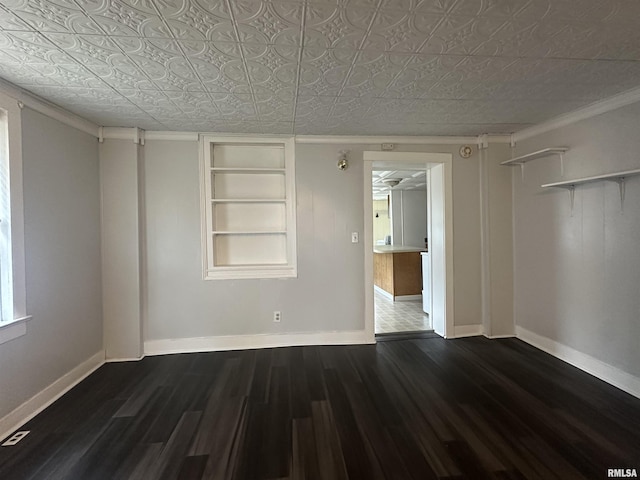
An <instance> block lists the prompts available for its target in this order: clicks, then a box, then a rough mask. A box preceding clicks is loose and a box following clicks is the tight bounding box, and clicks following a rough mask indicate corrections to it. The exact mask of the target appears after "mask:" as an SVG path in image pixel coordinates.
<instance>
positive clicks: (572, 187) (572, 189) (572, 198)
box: [568, 185, 576, 217]
mask: <svg viewBox="0 0 640 480" xmlns="http://www.w3.org/2000/svg"><path fill="white" fill-rule="evenodd" d="M568 190H569V199H570V201H571V216H572V217H573V206H574V205H575V200H576V186H575V185H570V186H569V187H568Z"/></svg>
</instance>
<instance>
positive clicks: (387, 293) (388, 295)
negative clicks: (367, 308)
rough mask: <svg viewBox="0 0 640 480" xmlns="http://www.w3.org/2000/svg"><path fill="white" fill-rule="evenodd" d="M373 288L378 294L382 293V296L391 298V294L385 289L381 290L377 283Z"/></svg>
mask: <svg viewBox="0 0 640 480" xmlns="http://www.w3.org/2000/svg"><path fill="white" fill-rule="evenodd" d="M373 289H374V290H375V291H376V292H378V293H379V294H380V295H382V296H383V297H386V298H388V299H389V300H393V295H391V294H390V293H389V292H387V291H386V290H383V289H382V288H380V287H379V286H377V285H374V286H373Z"/></svg>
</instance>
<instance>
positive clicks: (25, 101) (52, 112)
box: [0, 79, 98, 138]
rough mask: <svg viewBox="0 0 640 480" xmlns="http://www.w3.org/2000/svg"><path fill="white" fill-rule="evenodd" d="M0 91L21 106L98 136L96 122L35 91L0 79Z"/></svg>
mask: <svg viewBox="0 0 640 480" xmlns="http://www.w3.org/2000/svg"><path fill="white" fill-rule="evenodd" d="M0 92H2V93H4V94H5V95H7V96H9V97H12V98H14V99H15V100H16V101H17V102H18V104H19V105H20V108H23V107H28V108H30V109H31V110H34V111H36V112H38V113H41V114H43V115H46V116H47V117H50V118H53V119H54V120H58V121H59V122H62V123H64V124H65V125H68V126H70V127H73V128H76V129H78V130H80V131H82V132H85V133H88V134H89V135H93V136H94V137H96V138H97V137H98V125H96V124H95V123H93V122H90V121H89V120H87V119H85V118H82V117H80V116H78V115H76V114H74V113H71V112H69V111H67V110H65V109H63V108H62V107H59V106H57V105H55V104H53V103H51V102H49V101H47V100H44V99H43V98H40V97H38V96H37V95H34V94H33V93H30V92H27V91H26V90H23V89H22V88H20V87H18V86H16V85H13V84H12V83H9V82H7V81H5V80H2V79H0Z"/></svg>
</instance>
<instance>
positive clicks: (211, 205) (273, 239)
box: [202, 136, 296, 279]
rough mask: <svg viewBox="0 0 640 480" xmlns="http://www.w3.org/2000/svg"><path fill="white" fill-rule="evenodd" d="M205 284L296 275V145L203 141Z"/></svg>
mask: <svg viewBox="0 0 640 480" xmlns="http://www.w3.org/2000/svg"><path fill="white" fill-rule="evenodd" d="M202 158H203V170H202V173H203V194H204V197H203V206H206V207H205V208H204V215H203V232H206V233H205V234H204V238H203V246H204V247H205V248H206V252H205V257H206V258H205V265H204V276H205V278H210V279H214V278H270V277H291V276H295V275H296V265H295V188H294V178H295V172H294V166H293V161H294V157H293V142H292V140H289V139H279V138H273V139H267V138H263V137H260V138H256V139H249V140H238V139H236V138H221V137H209V136H206V137H204V138H203V157H202Z"/></svg>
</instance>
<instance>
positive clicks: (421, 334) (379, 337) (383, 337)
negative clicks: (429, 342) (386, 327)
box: [376, 330, 441, 342]
mask: <svg viewBox="0 0 640 480" xmlns="http://www.w3.org/2000/svg"><path fill="white" fill-rule="evenodd" d="M413 338H441V337H440V335H438V334H437V333H434V331H433V330H420V331H416V332H392V333H376V342H389V341H392V340H411V339H413Z"/></svg>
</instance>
